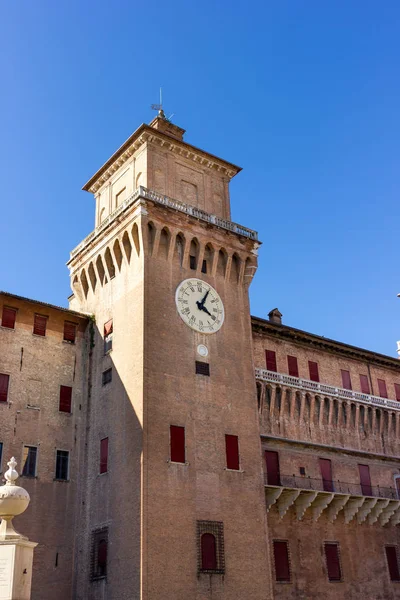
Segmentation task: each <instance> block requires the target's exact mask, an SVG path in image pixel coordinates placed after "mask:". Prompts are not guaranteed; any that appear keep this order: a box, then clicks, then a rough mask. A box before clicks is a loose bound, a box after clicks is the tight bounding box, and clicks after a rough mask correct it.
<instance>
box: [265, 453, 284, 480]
mask: <svg viewBox="0 0 400 600" xmlns="http://www.w3.org/2000/svg"><path fill="white" fill-rule="evenodd" d="M265 462H266V465H267V483H268V485H281V475H280V472H279V454H278V453H277V452H274V451H273V450H266V451H265Z"/></svg>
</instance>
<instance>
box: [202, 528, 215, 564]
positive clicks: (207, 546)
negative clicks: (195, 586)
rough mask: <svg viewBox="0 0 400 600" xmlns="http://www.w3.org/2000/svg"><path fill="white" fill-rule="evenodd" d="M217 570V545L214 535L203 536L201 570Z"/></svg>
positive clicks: (206, 534)
mask: <svg viewBox="0 0 400 600" xmlns="http://www.w3.org/2000/svg"><path fill="white" fill-rule="evenodd" d="M216 569H217V544H216V541H215V536H214V535H213V534H212V533H203V535H202V536H201V570H202V571H215V570H216Z"/></svg>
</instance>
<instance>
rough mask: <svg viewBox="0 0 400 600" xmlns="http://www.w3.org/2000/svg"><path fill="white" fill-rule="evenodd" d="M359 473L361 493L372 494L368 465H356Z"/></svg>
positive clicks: (364, 494)
mask: <svg viewBox="0 0 400 600" xmlns="http://www.w3.org/2000/svg"><path fill="white" fill-rule="evenodd" d="M358 471H359V473H360V485H361V493H362V494H363V496H372V486H371V476H370V473H369V466H368V465H358Z"/></svg>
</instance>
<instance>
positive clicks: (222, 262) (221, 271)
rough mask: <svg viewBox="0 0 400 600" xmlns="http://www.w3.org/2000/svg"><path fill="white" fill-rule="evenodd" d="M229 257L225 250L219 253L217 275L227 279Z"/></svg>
mask: <svg viewBox="0 0 400 600" xmlns="http://www.w3.org/2000/svg"><path fill="white" fill-rule="evenodd" d="M227 260H228V255H227V253H226V252H225V250H224V249H223V248H221V250H220V251H219V252H218V264H217V274H218V275H221V277H225V272H226V263H227Z"/></svg>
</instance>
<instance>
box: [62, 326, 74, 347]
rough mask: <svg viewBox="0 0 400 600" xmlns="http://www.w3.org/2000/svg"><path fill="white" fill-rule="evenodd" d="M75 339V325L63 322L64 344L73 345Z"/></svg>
mask: <svg viewBox="0 0 400 600" xmlns="http://www.w3.org/2000/svg"><path fill="white" fill-rule="evenodd" d="M75 339H76V323H71V321H64V342H70V343H71V344H75Z"/></svg>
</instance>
